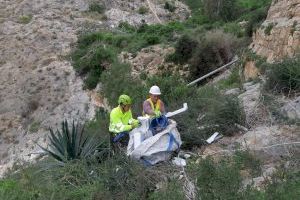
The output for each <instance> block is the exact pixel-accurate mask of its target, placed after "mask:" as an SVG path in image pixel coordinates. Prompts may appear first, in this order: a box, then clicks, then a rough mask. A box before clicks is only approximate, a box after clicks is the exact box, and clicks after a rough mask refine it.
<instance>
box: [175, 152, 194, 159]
mask: <svg viewBox="0 0 300 200" xmlns="http://www.w3.org/2000/svg"><path fill="white" fill-rule="evenodd" d="M178 156H179V157H180V158H184V159H188V158H190V157H191V155H190V154H188V153H185V152H184V151H180V152H179V153H178Z"/></svg>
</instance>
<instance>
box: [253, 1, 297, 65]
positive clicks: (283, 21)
mask: <svg viewBox="0 0 300 200" xmlns="http://www.w3.org/2000/svg"><path fill="white" fill-rule="evenodd" d="M250 48H251V49H252V50H253V51H254V52H255V53H257V54H258V55H261V56H263V57H266V58H267V61H268V62H274V61H276V60H280V59H282V58H284V57H287V56H288V57H293V56H295V55H296V54H297V52H299V49H300V0H274V1H273V2H272V5H271V7H270V10H269V12H268V16H267V19H266V21H265V22H264V23H263V24H262V25H261V27H260V28H259V29H258V30H257V31H256V33H255V34H254V36H253V43H252V44H251V46H250Z"/></svg>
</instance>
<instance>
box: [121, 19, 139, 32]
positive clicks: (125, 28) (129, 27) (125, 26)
mask: <svg viewBox="0 0 300 200" xmlns="http://www.w3.org/2000/svg"><path fill="white" fill-rule="evenodd" d="M118 27H119V28H120V29H121V30H123V31H126V32H128V33H134V32H135V31H136V28H135V27H134V26H132V25H130V24H129V23H128V22H126V21H125V22H120V23H119V26H118Z"/></svg>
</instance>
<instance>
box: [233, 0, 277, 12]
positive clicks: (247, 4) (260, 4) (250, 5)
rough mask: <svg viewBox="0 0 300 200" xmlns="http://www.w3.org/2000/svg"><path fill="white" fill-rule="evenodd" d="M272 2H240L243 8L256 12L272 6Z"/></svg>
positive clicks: (265, 0) (269, 0) (252, 0)
mask: <svg viewBox="0 0 300 200" xmlns="http://www.w3.org/2000/svg"><path fill="white" fill-rule="evenodd" d="M271 2H272V0H238V5H239V6H240V7H241V8H244V9H248V10H255V9H259V8H261V7H265V6H268V5H270V4H271Z"/></svg>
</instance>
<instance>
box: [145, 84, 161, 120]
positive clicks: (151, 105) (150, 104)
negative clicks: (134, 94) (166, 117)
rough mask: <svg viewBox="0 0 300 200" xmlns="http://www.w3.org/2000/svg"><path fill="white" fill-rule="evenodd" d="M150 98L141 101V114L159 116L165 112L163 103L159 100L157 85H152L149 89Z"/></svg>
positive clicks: (159, 93)
mask: <svg viewBox="0 0 300 200" xmlns="http://www.w3.org/2000/svg"><path fill="white" fill-rule="evenodd" d="M149 95H150V98H149V99H147V100H146V101H144V103H143V115H144V116H150V117H159V116H161V115H162V114H165V105H164V103H163V102H162V100H160V95H161V92H160V89H159V87H158V86H156V85H154V86H152V87H151V88H150V91H149Z"/></svg>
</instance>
